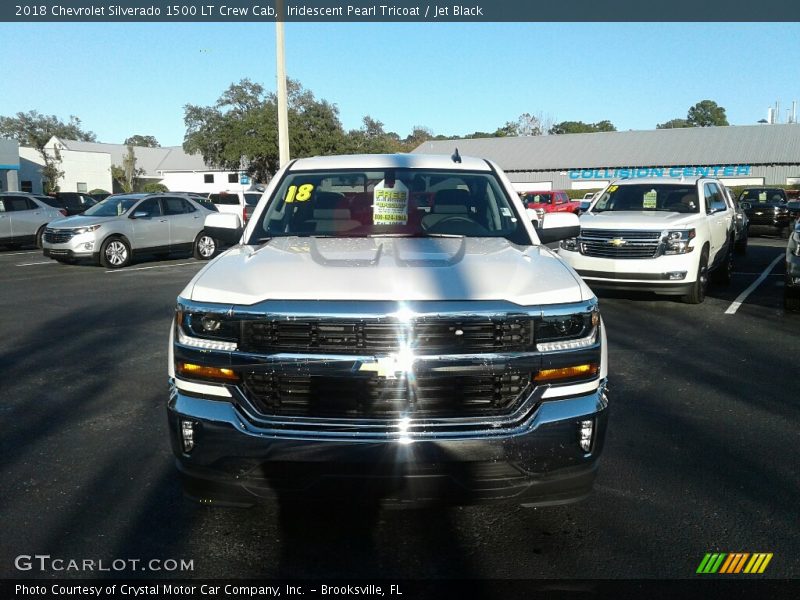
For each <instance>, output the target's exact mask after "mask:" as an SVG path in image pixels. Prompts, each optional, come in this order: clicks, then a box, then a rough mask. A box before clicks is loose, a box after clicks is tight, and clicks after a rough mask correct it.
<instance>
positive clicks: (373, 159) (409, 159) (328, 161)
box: [290, 148, 491, 172]
mask: <svg viewBox="0 0 800 600" xmlns="http://www.w3.org/2000/svg"><path fill="white" fill-rule="evenodd" d="M454 149H455V148H454ZM391 167H395V168H398V169H399V168H405V169H447V170H455V171H487V172H488V171H491V167H490V166H489V163H487V162H486V161H485V160H484V159H482V158H475V157H471V156H462V157H461V162H456V161H454V160H453V159H452V158H451V157H450V156H447V155H445V154H350V155H346V156H315V157H312V158H300V159H297V160H296V161H295V162H294V163H292V165H291V167H290V170H291V171H312V170H313V171H317V170H322V169H386V168H391Z"/></svg>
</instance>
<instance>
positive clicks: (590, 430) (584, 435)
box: [578, 420, 594, 452]
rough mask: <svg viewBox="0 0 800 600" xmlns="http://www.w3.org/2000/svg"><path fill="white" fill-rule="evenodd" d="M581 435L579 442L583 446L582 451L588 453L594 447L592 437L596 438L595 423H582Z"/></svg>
mask: <svg viewBox="0 0 800 600" xmlns="http://www.w3.org/2000/svg"><path fill="white" fill-rule="evenodd" d="M579 425H580V434H579V438H578V442H579V443H580V445H581V450H583V451H584V452H588V451H589V449H590V448H591V447H592V437H593V436H594V421H591V420H590V421H581V422H580V423H579Z"/></svg>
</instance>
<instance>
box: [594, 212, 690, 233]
mask: <svg viewBox="0 0 800 600" xmlns="http://www.w3.org/2000/svg"><path fill="white" fill-rule="evenodd" d="M699 216H700V215H699V214H698V213H691V214H687V213H679V212H666V211H632V210H631V211H628V210H617V211H608V212H599V213H595V212H588V213H584V214H582V215H581V217H580V220H581V227H582V228H585V229H653V230H658V231H661V230H662V229H669V228H673V227H674V228H678V227H685V226H687V225H690V224H691V223H693V222H695V221H696V220H697V218H698V217H699Z"/></svg>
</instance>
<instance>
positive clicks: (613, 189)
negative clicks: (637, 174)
mask: <svg viewBox="0 0 800 600" xmlns="http://www.w3.org/2000/svg"><path fill="white" fill-rule="evenodd" d="M618 187H619V186H618V185H612V186H611V187H610V188H608V191H609V192H616V191H617V188H618Z"/></svg>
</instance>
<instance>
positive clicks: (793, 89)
mask: <svg viewBox="0 0 800 600" xmlns="http://www.w3.org/2000/svg"><path fill="white" fill-rule="evenodd" d="M799 40H800V24H797V23H789V24H781V23H763V24H755V23H676V24H667V23H630V24H619V23H480V24H458V23H438V24H436V23H430V24H429V23H416V24H389V23H358V24H353V23H332V24H306V23H287V25H286V68H287V72H288V74H289V76H290V77H292V78H294V79H298V80H299V81H300V82H301V83H302V84H303V85H304V86H305V87H306V88H308V89H310V90H312V91H313V92H314V93H315V95H316V96H317V97H318V98H320V97H321V98H325V99H326V100H328V101H330V102H332V103H335V104H336V105H337V106H338V107H339V110H340V118H341V120H342V123H343V125H344V127H345V128H346V129H352V128H357V127H359V126H360V125H361V119H362V117H363V116H364V115H367V114H368V115H370V116H372V117H373V118H376V119H379V120H380V121H382V122H383V123H384V124H385V126H386V129H387V130H388V131H395V132H397V133H398V134H400V135H401V136H402V137H405V136H406V135H408V133H410V131H411V129H412V127H414V126H415V125H423V126H426V127H428V128H430V129H431V130H433V132H434V133H435V134H444V135H458V134H467V133H471V132H473V131H476V130H478V131H494V130H495V129H496V128H497V127H499V126H502V125H503V124H504V123H505V122H506V121H510V120H516V118H517V117H518V116H519V115H520V114H522V113H524V112H530V113H533V114H539V113H541V114H542V115H544V116H545V117H549V118H551V119H552V120H553V121H555V122H558V121H565V120H580V121H586V122H595V121H599V120H602V119H608V120H610V121H611V122H613V123H614V124H615V125H616V127H617V129H620V130H624V129H653V128H655V125H656V123H660V122H663V121H666V120H668V119H671V118H676V117H684V116H685V115H686V110H687V109H688V108H689V107H690V106H691V105H693V104H695V103H696V102H698V101H700V100H703V99H706V98H709V99H712V100H715V101H716V102H717V103H719V104H720V105H722V106H724V107H725V108H726V110H727V114H728V120H729V121H730V123H731V124H733V125H749V124H753V123H755V122H756V121H758V120H759V119H762V118H764V117H765V116H766V112H767V107H768V106H770V105H773V104H774V103H775V101H776V100H780V101H781V113H782V115H781V121H785V119H786V110H785V109H786V108H788V107H790V106H791V101H792V100H794V99H797V100H800V77H798V75H799V74H800V43H798V41H799ZM0 52H2V55H3V58H4V61H3V63H4V74H3V84H2V94H0V115H4V116H9V115H12V114H14V113H16V112H18V111H28V110H32V109H35V110H38V111H40V112H42V113H46V114H55V115H58V116H59V117H61V118H62V119H67V118H68V116H69V115H71V114H74V115H76V116H78V117H80V118H81V120H82V121H83V124H84V126H85V128H86V129H89V130H92V131H94V132H95V133H96V134H97V136H98V139H99V140H100V141H104V142H115V143H120V142H122V141H123V139H124V138H126V137H128V136H129V135H132V134H142V135H154V136H155V137H156V138H157V139H158V140H159V141H160V142H161V144H162V145H176V144H181V143H182V142H183V135H184V125H183V106H184V105H185V104H187V103H191V104H200V105H209V104H212V103H213V102H214V101H215V100H216V99H217V98H218V97H219V95H220V94H221V93H222V92H223V91H224V90H225V88H227V86H228V85H230V84H231V83H233V82H236V81H239V80H240V79H242V78H244V77H249V78H250V79H252V80H254V81H257V82H260V83H262V84H264V85H265V87H266V88H268V89H272V90H274V89H275V27H274V25H272V24H268V23H256V24H236V23H210V24H193V23H169V24H165V23H157V24H139V23H91V24H90V23H79V24H67V23H54V24H47V23H42V24H32V23H25V24H18V23H15V24H9V23H2V24H0Z"/></svg>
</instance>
